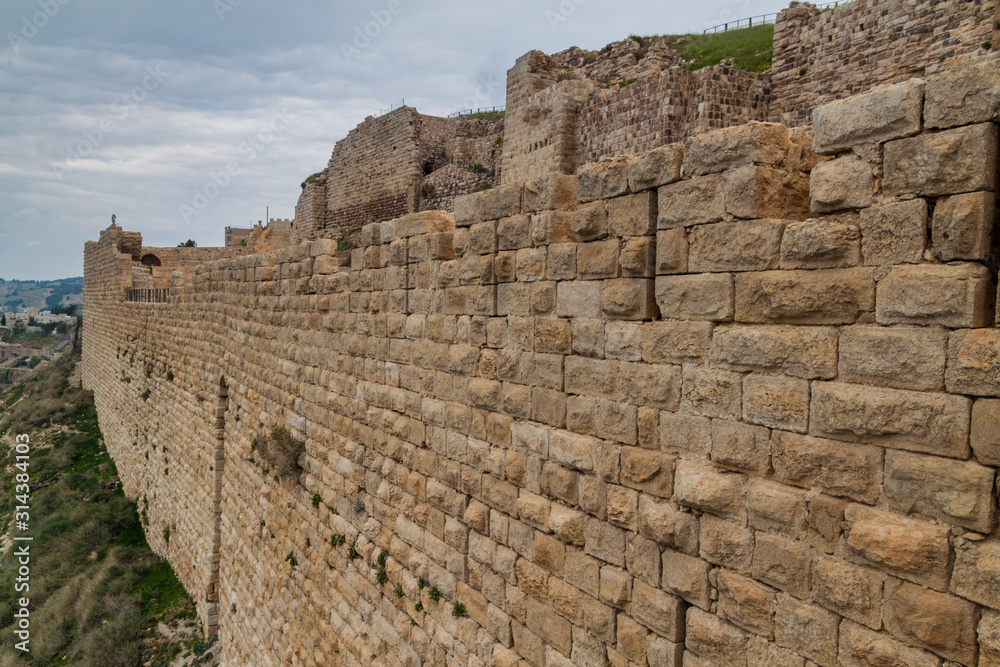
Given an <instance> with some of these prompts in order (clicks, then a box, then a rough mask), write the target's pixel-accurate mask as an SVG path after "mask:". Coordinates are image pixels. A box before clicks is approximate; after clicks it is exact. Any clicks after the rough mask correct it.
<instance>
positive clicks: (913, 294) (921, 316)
mask: <svg viewBox="0 0 1000 667" xmlns="http://www.w3.org/2000/svg"><path fill="white" fill-rule="evenodd" d="M993 295H994V288H993V286H992V284H991V283H990V274H989V269H987V268H986V267H985V266H982V265H980V264H922V265H919V266H898V267H893V269H892V270H890V272H889V275H888V276H887V277H885V278H883V279H881V280H880V281H879V283H878V290H877V294H876V308H875V321H876V322H878V323H879V324H925V325H926V324H940V325H943V326H946V327H953V328H958V327H985V326H990V325H991V324H992V320H993Z"/></svg>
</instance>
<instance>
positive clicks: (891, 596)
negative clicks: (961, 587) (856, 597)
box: [885, 582, 979, 665]
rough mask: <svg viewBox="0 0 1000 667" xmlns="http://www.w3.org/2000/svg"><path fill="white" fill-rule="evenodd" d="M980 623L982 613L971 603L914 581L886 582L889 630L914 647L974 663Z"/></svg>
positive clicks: (886, 610)
mask: <svg viewBox="0 0 1000 667" xmlns="http://www.w3.org/2000/svg"><path fill="white" fill-rule="evenodd" d="M978 622H979V612H978V610H977V609H976V606H975V605H974V604H972V603H970V602H966V601H965V600H960V599H959V598H956V597H953V596H951V595H946V594H943V593H935V592H934V591H928V590H925V589H923V588H921V587H919V586H914V585H913V584H910V583H905V582H901V583H898V584H897V583H893V582H888V583H887V584H886V587H885V627H886V630H888V631H889V634H891V635H893V636H894V637H896V638H897V639H900V640H901V641H903V642H905V643H907V644H909V645H910V646H917V647H920V648H925V649H927V650H930V651H933V652H934V653H937V654H938V655H940V656H943V657H945V658H947V659H949V660H955V661H957V662H960V663H962V664H963V665H974V664H976V649H977V648H978V647H977V644H976V624H977V623H978Z"/></svg>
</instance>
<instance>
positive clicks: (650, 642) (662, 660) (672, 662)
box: [579, 634, 684, 667]
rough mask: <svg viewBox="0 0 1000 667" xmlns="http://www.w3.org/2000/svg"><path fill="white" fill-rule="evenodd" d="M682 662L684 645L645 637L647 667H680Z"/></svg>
mask: <svg viewBox="0 0 1000 667" xmlns="http://www.w3.org/2000/svg"><path fill="white" fill-rule="evenodd" d="M683 661H684V644H678V643H675V642H672V641H670V640H668V639H664V638H663V637H660V636H659V635H656V634H650V635H649V636H648V637H646V662H647V663H648V664H649V667H682V665H683ZM579 664H582V663H579Z"/></svg>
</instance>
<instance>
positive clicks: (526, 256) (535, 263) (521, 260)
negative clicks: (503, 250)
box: [515, 248, 546, 282]
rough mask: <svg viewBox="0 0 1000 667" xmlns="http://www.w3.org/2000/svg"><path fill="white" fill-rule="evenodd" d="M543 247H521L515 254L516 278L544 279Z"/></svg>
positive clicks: (525, 279) (521, 279)
mask: <svg viewBox="0 0 1000 667" xmlns="http://www.w3.org/2000/svg"><path fill="white" fill-rule="evenodd" d="M545 256H546V249H545V248H521V249H520V250H518V251H517V255H516V256H515V267H516V271H517V279H518V280H520V281H522V282H533V281H535V280H544V279H545Z"/></svg>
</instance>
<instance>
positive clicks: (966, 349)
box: [945, 329, 1000, 396]
mask: <svg viewBox="0 0 1000 667" xmlns="http://www.w3.org/2000/svg"><path fill="white" fill-rule="evenodd" d="M945 385H946V386H947V387H948V391H950V392H952V393H954V394H973V395H976V396H1000V329H975V330H972V331H953V332H951V335H950V336H949V337H948V370H947V371H946V372H945Z"/></svg>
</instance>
